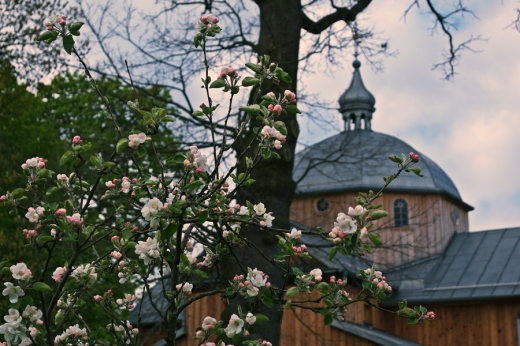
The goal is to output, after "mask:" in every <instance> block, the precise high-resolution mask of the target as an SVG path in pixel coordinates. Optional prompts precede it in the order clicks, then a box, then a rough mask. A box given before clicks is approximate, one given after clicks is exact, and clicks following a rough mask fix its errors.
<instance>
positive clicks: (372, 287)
mask: <svg viewBox="0 0 520 346" xmlns="http://www.w3.org/2000/svg"><path fill="white" fill-rule="evenodd" d="M356 276H357V277H358V278H360V279H361V280H364V281H363V284H362V285H363V288H364V289H366V290H368V291H370V292H372V294H373V295H374V297H375V298H376V300H377V299H379V298H380V299H385V298H386V293H389V292H392V286H390V285H388V283H387V282H386V281H385V280H386V277H384V276H383V273H381V272H380V271H377V270H375V264H374V265H373V266H372V268H368V269H365V270H360V271H359V274H357V275H356Z"/></svg>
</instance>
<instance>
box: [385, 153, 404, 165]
mask: <svg viewBox="0 0 520 346" xmlns="http://www.w3.org/2000/svg"><path fill="white" fill-rule="evenodd" d="M388 158H389V159H390V160H391V161H393V162H395V163H403V159H402V158H400V157H397V156H396V155H394V154H392V155H390V156H388Z"/></svg>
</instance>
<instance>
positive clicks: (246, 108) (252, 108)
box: [239, 105, 260, 115]
mask: <svg viewBox="0 0 520 346" xmlns="http://www.w3.org/2000/svg"><path fill="white" fill-rule="evenodd" d="M239 110H241V111H243V112H246V113H249V114H253V115H257V114H258V113H260V106H259V105H250V106H243V107H240V108H239Z"/></svg>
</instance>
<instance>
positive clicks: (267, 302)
mask: <svg viewBox="0 0 520 346" xmlns="http://www.w3.org/2000/svg"><path fill="white" fill-rule="evenodd" d="M262 303H263V304H264V305H265V306H267V307H268V308H269V309H270V308H272V307H273V305H274V301H273V299H271V298H269V297H265V298H264V299H262Z"/></svg>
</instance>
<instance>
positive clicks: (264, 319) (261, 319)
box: [255, 314, 269, 322]
mask: <svg viewBox="0 0 520 346" xmlns="http://www.w3.org/2000/svg"><path fill="white" fill-rule="evenodd" d="M255 317H256V322H267V321H269V318H267V316H265V315H262V314H256V315H255Z"/></svg>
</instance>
